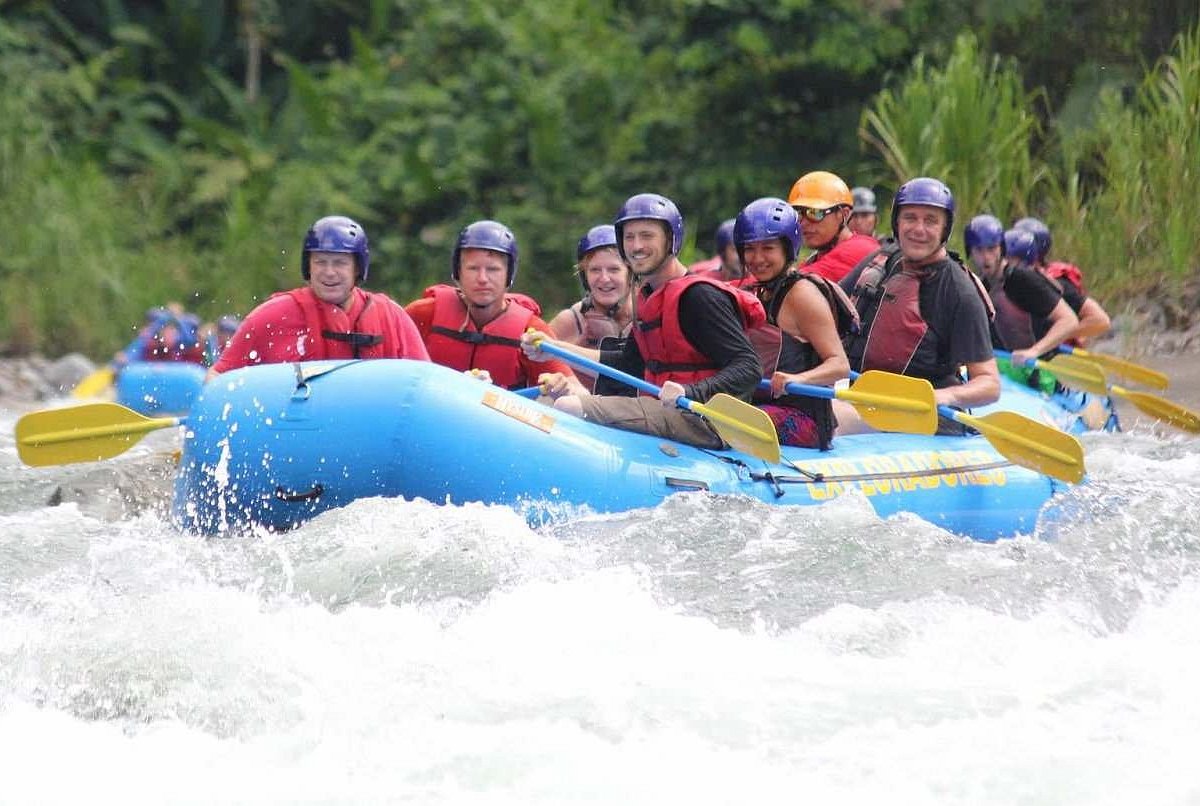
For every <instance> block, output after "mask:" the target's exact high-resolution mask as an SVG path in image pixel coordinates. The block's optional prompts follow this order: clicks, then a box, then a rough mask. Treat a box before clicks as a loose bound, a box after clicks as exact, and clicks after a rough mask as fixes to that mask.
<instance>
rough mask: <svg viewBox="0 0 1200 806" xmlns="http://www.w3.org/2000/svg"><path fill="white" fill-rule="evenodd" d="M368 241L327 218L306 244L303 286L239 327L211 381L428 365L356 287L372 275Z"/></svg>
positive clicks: (413, 339) (380, 305) (395, 311)
mask: <svg viewBox="0 0 1200 806" xmlns="http://www.w3.org/2000/svg"><path fill="white" fill-rule="evenodd" d="M370 256H371V252H370V248H369V246H368V243H367V233H366V231H365V230H364V229H363V228H362V226H361V225H359V224H358V223H357V222H355V221H353V220H352V219H349V218H346V217H345V216H326V217H325V218H322V219H320V220H318V221H317V222H316V223H314V224H313V225H312V227H311V228H310V229H309V230H308V233H307V234H306V235H305V236H304V244H303V248H302V250H301V253H300V274H301V276H302V277H303V278H304V280H305V282H306V285H303V286H301V287H300V288H296V289H293V290H291V291H284V292H280V293H278V294H273V295H271V297H270V298H268V299H267V301H266V302H264V303H262V304H261V305H259V306H258V307H257V308H255V309H254V310H252V311H251V312H250V313H249V314H248V315H247V316H246V318H245V319H244V320H242V323H241V325H240V326H239V327H238V329H237V332H236V333H234V335H233V338H232V339H231V340H230V341H229V344H228V346H227V347H226V348H225V350H224V351H222V353H221V357H220V358H219V359H218V360H217V363H216V364H214V365H213V368H212V369H211V370H209V377H210V378H211V377H212V376H213V375H215V374H218V373H221V372H228V371H229V370H231V369H238V368H240V367H246V366H251V365H253V364H276V363H283V362H290V361H321V360H326V359H341V358H344V359H352V358H415V359H419V360H422V361H427V360H429V354H428V353H427V352H426V351H425V345H424V343H423V342H422V341H421V335H420V334H419V333H418V332H417V328H416V326H415V325H414V324H413V322H412V320H411V319H409V317H408V314H406V313H405V312H404V309H403V308H401V307H400V306H399V305H398V304H397V303H396V302H395V301H393V300H392V299H391V298H390V297H388V296H387V295H386V294H381V293H377V292H373V291H364V290H363V289H362V288H360V287H359V283H362V282H363V281H365V280H366V279H367V276H368V272H369V269H370V263H371V261H370Z"/></svg>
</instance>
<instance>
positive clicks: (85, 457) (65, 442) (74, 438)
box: [16, 403, 183, 467]
mask: <svg viewBox="0 0 1200 806" xmlns="http://www.w3.org/2000/svg"><path fill="white" fill-rule="evenodd" d="M181 422H183V418H182V417H143V416H142V415H140V414H138V413H137V412H136V411H133V410H132V409H127V408H125V407H124V406H118V405H117V404H116V403H89V404H87V405H83V406H72V407H71V408H66V409H47V410H45V411H35V412H33V413H31V414H26V415H25V416H24V417H22V418H21V419H19V420H17V427H16V438H17V455H18V456H19V457H20V458H21V461H22V462H24V463H25V464H27V465H30V466H32V467H45V466H47V465H66V464H71V463H73V462H96V461H99V460H101V459H111V458H112V457H114V456H118V455H120V454H122V453H124V452H125V451H127V450H129V449H130V448H131V447H133V446H134V445H135V444H137V442H138V441H139V440H141V438H142V437H144V436H145V435H146V434H148V433H149V432H151V431H157V430H158V429H160V428H170V427H171V426H173V425H179V424H180V423H181Z"/></svg>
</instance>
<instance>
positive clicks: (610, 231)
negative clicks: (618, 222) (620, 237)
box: [575, 224, 617, 261]
mask: <svg viewBox="0 0 1200 806" xmlns="http://www.w3.org/2000/svg"><path fill="white" fill-rule="evenodd" d="M616 245H617V228H616V227H614V226H613V225H612V224H598V225H597V226H594V227H592V228H591V229H590V230H588V231H587V234H586V235H584V236H583V237H582V238H580V239H579V246H578V247H576V249H575V260H576V261H580V260H583V256H584V255H586V254H587V253H588V252H592V251H594V250H596V249H602V248H604V247H606V246H612V247H616Z"/></svg>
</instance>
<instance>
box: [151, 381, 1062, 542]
mask: <svg viewBox="0 0 1200 806" xmlns="http://www.w3.org/2000/svg"><path fill="white" fill-rule="evenodd" d="M1010 394H1013V395H1021V396H1022V399H1025V400H1026V402H1028V403H1029V404H1030V406H1033V407H1035V408H1036V407H1041V406H1044V405H1049V403H1048V401H1042V400H1041V399H1040V398H1038V397H1037V396H1036V395H1034V394H1033V393H1029V394H1025V393H1024V392H1022V391H1021V390H1019V389H1014V390H1011V391H1010ZM783 456H784V461H783V463H781V464H768V463H767V462H764V461H763V460H760V459H755V458H753V457H750V456H748V455H745V454H740V453H737V452H735V451H703V450H700V449H698V448H693V447H690V446H687V445H681V444H679V443H675V442H671V441H670V440H666V439H662V438H660V437H651V436H646V435H643V434H633V433H629V432H625V431H619V430H616V429H612V428H606V427H603V426H598V425H595V424H593V423H589V422H586V421H583V420H580V419H578V418H575V417H571V416H569V415H565V414H562V413H560V412H556V411H554V410H553V409H551V408H549V407H547V406H543V405H541V404H539V403H536V402H533V401H529V400H526V399H524V398H522V397H520V396H518V395H515V394H513V393H511V392H508V391H506V390H503V389H500V388H498V387H496V386H492V385H490V384H484V383H481V382H480V381H478V380H475V379H472V378H469V377H466V376H464V375H463V374H462V373H458V372H455V371H453V370H450V369H447V368H445V367H441V366H438V365H435V364H430V363H426V362H417V361H406V360H376V361H358V362H354V361H350V362H317V363H308V364H275V365H264V366H257V367H251V368H246V369H241V370H236V371H233V372H229V373H226V374H224V375H222V376H220V377H219V378H217V379H215V380H214V381H213V382H211V383H210V384H208V386H207V387H205V389H204V390H203V393H202V395H201V396H200V398H199V400H197V401H196V403H195V404H194V405H193V407H192V410H191V414H190V415H189V417H188V420H187V428H186V430H185V435H184V448H183V457H182V461H181V464H180V471H179V475H178V477H177V479H176V484H175V493H174V501H173V507H172V512H173V517H174V519H175V520H176V522H177V523H178V524H179V525H180V526H181V527H182V528H184V529H186V530H188V531H192V532H198V533H202V534H216V533H222V532H226V531H229V530H237V529H240V528H243V527H245V526H248V525H251V524H257V525H261V526H265V527H267V528H269V529H273V530H282V529H287V528H290V527H293V526H296V525H298V524H300V523H303V522H304V521H306V520H308V519H310V518H312V517H314V516H315V515H317V514H319V513H321V512H323V511H325V510H328V509H331V508H334V507H339V506H344V505H345V504H348V503H350V502H351V501H354V500H356V499H358V498H363V497H368V496H388V497H395V496H403V497H405V498H424V499H427V500H430V501H434V502H438V503H442V502H445V503H464V502H472V501H481V502H486V503H495V504H505V505H509V506H512V507H514V508H516V509H518V510H519V511H522V512H524V513H525V514H526V516H527V518H528V519H529V521H530V522H531V524H534V525H537V524H539V523H543V522H546V521H547V520H549V519H556V518H562V517H569V516H570V515H572V514H575V513H578V512H579V511H581V510H584V511H588V510H590V511H594V512H622V511H627V510H631V509H636V508H640V507H652V506H655V505H656V504H658V503H660V502H661V501H662V500H663V499H664V498H665V497H666V496H668V495H671V494H674V493H677V492H684V491H707V492H711V493H717V494H740V495H746V496H750V497H753V498H757V499H759V500H761V501H765V502H768V503H773V504H781V505H785V506H786V505H797V506H798V505H808V504H817V503H822V502H825V501H829V500H831V499H834V498H837V497H838V496H840V495H844V494H846V493H847V492H850V491H852V490H860V491H862V492H863V493H864V494H865V495H866V496H867V497H868V500H870V501H871V503H872V505H873V506H874V508H875V510H876V511H877V512H878V513H879V514H880V515H881V516H888V515H892V514H894V513H897V512H913V513H915V514H917V515H918V516H920V517H922V518H924V519H925V520H927V521H930V522H931V523H934V524H937V525H939V526H942V527H944V528H946V529H948V530H950V531H953V532H956V533H959V534H963V535H966V536H969V537H972V538H975V539H977V540H984V541H991V540H996V539H997V538H1000V537H1007V536H1012V535H1015V534H1017V533H1022V532H1024V533H1028V532H1031V531H1032V530H1033V528H1034V526H1035V525H1036V523H1037V518H1038V514H1039V512H1040V511H1041V509H1042V507H1043V505H1044V504H1045V503H1046V502H1047V501H1048V500H1049V499H1050V498H1051V496H1053V495H1054V494H1055V493H1056V492H1057V491H1059V490H1060V489H1062V488H1063V487H1065V485H1063V484H1061V483H1059V482H1056V481H1054V480H1052V479H1050V478H1048V477H1046V476H1043V475H1040V474H1038V473H1035V472H1033V471H1030V470H1026V469H1024V468H1020V467H1016V466H1014V465H1012V464H1010V463H1009V462H1008V461H1006V460H1005V459H1004V458H1003V457H1001V456H1000V455H999V454H998V453H997V452H996V451H995V450H994V449H993V448H992V447H991V445H989V443H988V441H987V440H986V439H984V438H983V437H979V436H968V437H931V436H914V435H908V434H864V435H858V436H846V437H838V438H837V439H836V441H835V447H834V450H832V451H828V452H825V453H821V452H819V451H816V450H811V449H805V448H790V447H785V448H784V449H783Z"/></svg>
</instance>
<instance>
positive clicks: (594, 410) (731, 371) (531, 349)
mask: <svg viewBox="0 0 1200 806" xmlns="http://www.w3.org/2000/svg"><path fill="white" fill-rule="evenodd" d="M613 223H614V226H615V228H616V236H617V244H618V248H619V249H620V251H621V256H622V257H624V258H625V261H626V262H627V263H628V264H629V266H630V268H631V269H632V270H633V274H634V277H635V278H636V280H637V282H638V283H639V284H640V287H641V290H640V291H639V292H638V294H639V298H638V303H637V305H636V313H637V318H636V319H635V320H634V327H633V338H630V339H627V340H626V342H625V346H624V348H623V349H622V350H621V351H619V352H617V351H609V350H602V351H601V352H600V360H601V361H602V362H603V363H605V364H608V365H610V366H613V367H616V368H617V369H620V370H622V371H624V372H626V373H628V374H631V375H637V376H641V377H643V378H645V379H646V380H647V381H649V382H650V383H653V384H655V385H657V386H659V387H661V389H662V392H661V394H660V395H659V398H658V400H654V399H653V398H649V397H625V396H623V395H626V394H628V393H629V392H630V391H631V390H629V388H628V387H626V386H625V385H624V384H621V383H620V382H618V381H613V380H611V379H609V378H604V377H602V378H600V379H599V380H598V381H597V382H596V392H597V394H595V395H587V394H584V395H578V394H564V395H562V396H559V395H560V394H562V390H561V389H559V388H557V387H554V386H552V388H551V389H550V392H551V394H552V395H553V396H555V397H556V398H557V399H556V400H555V403H554V406H555V408H557V409H560V410H561V411H565V412H568V413H570V414H574V415H576V416H580V417H583V418H584V419H587V420H592V421H594V422H598V423H602V424H606V425H612V426H615V427H617V428H622V429H625V430H627V431H637V432H639V433H643V434H653V435H656V436H664V437H668V438H670V439H674V440H677V441H679V442H685V443H687V444H690V445H697V446H699V447H704V448H720V447H722V446H723V445H724V442H723V441H722V439H721V438H720V437H719V436H717V433H716V431H714V430H713V429H712V427H711V426H710V425H709V424H708V423H707V422H706V421H705V420H704V418H702V417H699V416H697V415H695V414H692V413H691V412H687V411H684V410H682V409H680V408H678V407H677V405H676V400H677V399H678V398H679V397H680V396H686V397H688V398H690V399H691V400H694V401H698V402H701V403H703V402H705V401H707V400H708V399H709V398H711V397H712V396H713V395H715V394H717V393H719V392H725V393H727V394H731V395H733V396H735V397H739V398H741V399H742V400H749V399H750V395H751V394H752V393H753V392H754V388H755V387H756V386H757V385H758V380H759V376H760V374H761V372H762V368H761V365H760V363H759V359H758V355H757V354H756V353H755V352H754V348H753V347H752V346H751V344H750V341H749V340H748V338H747V336H746V329H747V328H750V327H757V326H759V325H761V324H762V323H763V322H764V321H765V318H766V316H765V313H764V311H763V308H762V305H761V304H760V303H759V302H758V300H756V299H755V298H754V297H753V296H752V295H750V294H747V293H746V292H744V291H741V290H739V289H736V288H731V287H730V286H729V285H727V284H726V283H723V282H721V281H720V280H717V279H715V278H713V277H712V276H711V275H699V274H691V273H689V271H688V269H687V267H686V266H684V265H683V264H682V263H681V262H680V261H679V258H678V255H679V249H680V247H681V246H682V245H683V216H682V215H680V213H679V208H678V207H676V206H675V203H674V202H673V201H671V200H670V199H668V198H666V197H665V196H660V195H658V194H657V193H640V194H638V195H636V196H632V197H630V198H629V199H628V200H627V201H626V202H625V204H624V205H622V206H621V210H620V211H619V212H618V214H617V218H616V221H614V222H613ZM524 341H525V349H526V352H527V353H528V354H529V355H530V356H532V357H534V358H539V359H540V358H542V357H543V356H544V353H541V352H540V350H538V348H537V347H536V346H535V345H534V343H533V342H532V340H530V339H528V338H526V339H525V340H524Z"/></svg>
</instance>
